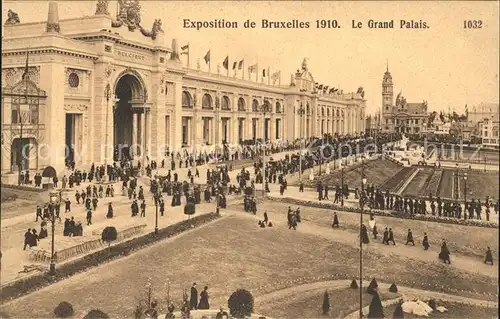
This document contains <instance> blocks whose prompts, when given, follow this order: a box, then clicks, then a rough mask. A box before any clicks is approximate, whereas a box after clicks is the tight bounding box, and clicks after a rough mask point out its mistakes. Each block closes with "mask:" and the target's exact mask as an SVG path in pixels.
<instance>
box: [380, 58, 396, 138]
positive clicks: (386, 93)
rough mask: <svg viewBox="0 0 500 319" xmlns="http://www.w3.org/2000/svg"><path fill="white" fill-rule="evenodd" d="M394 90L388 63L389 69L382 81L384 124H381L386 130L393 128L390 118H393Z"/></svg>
mask: <svg viewBox="0 0 500 319" xmlns="http://www.w3.org/2000/svg"><path fill="white" fill-rule="evenodd" d="M393 89H394V85H393V83H392V75H391V72H389V63H387V68H386V71H385V73H384V78H383V80H382V123H381V124H382V127H383V129H385V127H386V126H388V127H389V129H390V128H391V126H392V125H391V124H392V123H391V121H390V118H391V117H392V106H393V101H394V91H393ZM386 119H387V121H386ZM386 123H387V124H386Z"/></svg>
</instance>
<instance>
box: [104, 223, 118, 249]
mask: <svg viewBox="0 0 500 319" xmlns="http://www.w3.org/2000/svg"><path fill="white" fill-rule="evenodd" d="M117 238H118V232H117V231H116V228H114V227H113V226H108V227H106V228H104V229H103V231H102V234H101V239H102V241H103V242H106V243H108V245H111V242H112V241H115V240H116V239H117Z"/></svg>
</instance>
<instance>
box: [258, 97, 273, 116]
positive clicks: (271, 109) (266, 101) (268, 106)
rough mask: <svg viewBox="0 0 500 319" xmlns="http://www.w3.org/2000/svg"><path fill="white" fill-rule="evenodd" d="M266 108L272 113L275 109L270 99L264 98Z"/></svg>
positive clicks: (267, 111)
mask: <svg viewBox="0 0 500 319" xmlns="http://www.w3.org/2000/svg"><path fill="white" fill-rule="evenodd" d="M264 108H265V109H266V113H271V112H272V111H273V108H272V106H271V103H270V102H269V101H268V100H264ZM259 111H260V110H259Z"/></svg>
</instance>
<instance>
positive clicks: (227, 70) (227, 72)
mask: <svg viewBox="0 0 500 319" xmlns="http://www.w3.org/2000/svg"><path fill="white" fill-rule="evenodd" d="M226 76H227V77H229V55H228V56H227V69H226Z"/></svg>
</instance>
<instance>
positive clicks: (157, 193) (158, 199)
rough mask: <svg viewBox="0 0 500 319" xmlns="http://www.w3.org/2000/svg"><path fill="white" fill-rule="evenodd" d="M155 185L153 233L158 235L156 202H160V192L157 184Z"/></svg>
mask: <svg viewBox="0 0 500 319" xmlns="http://www.w3.org/2000/svg"><path fill="white" fill-rule="evenodd" d="M156 187H157V188H156V192H155V194H154V199H155V207H156V211H155V235H158V204H159V203H160V196H161V193H160V187H159V185H157V186H156Z"/></svg>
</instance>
